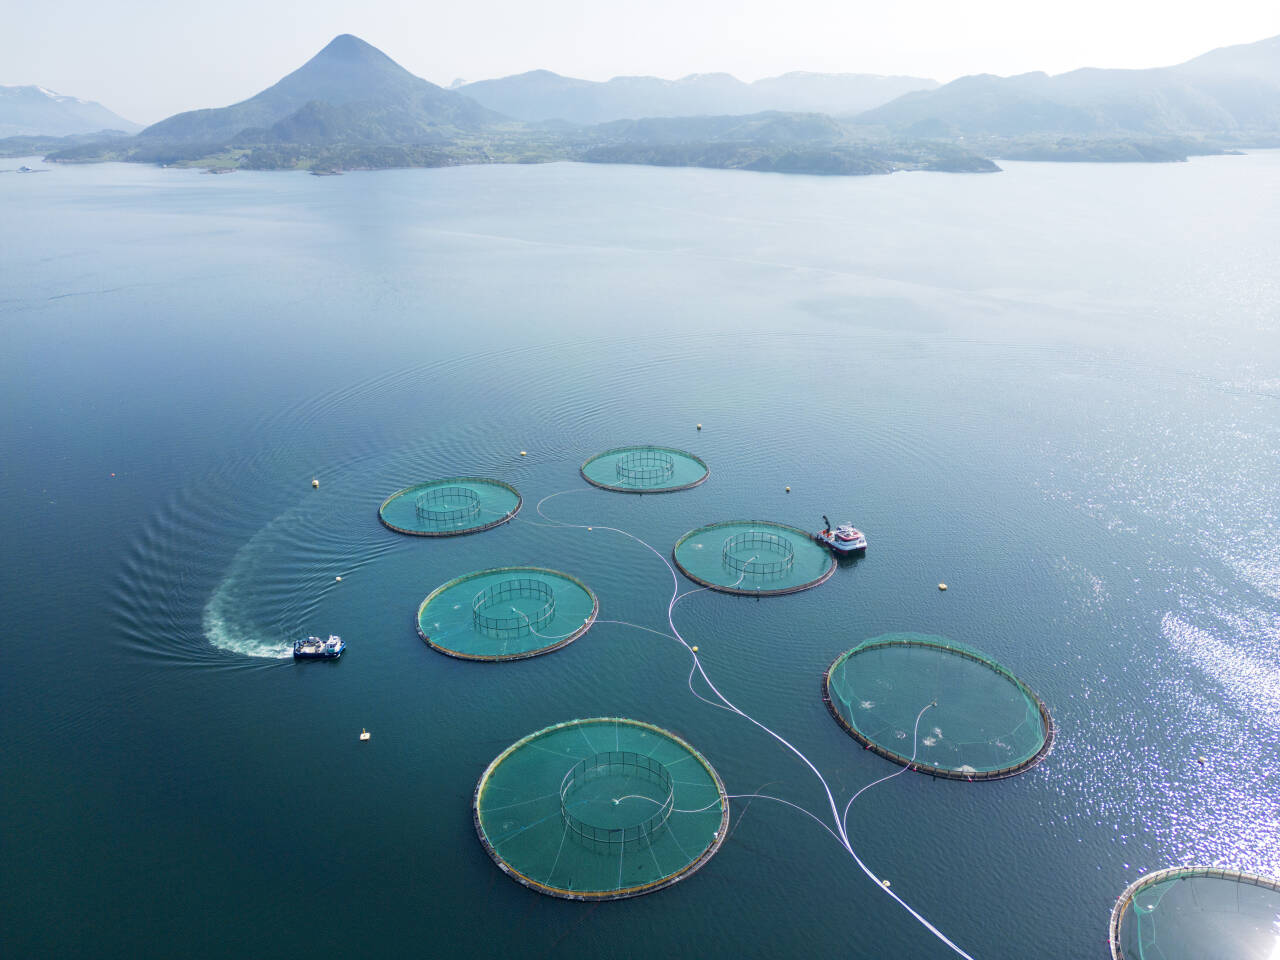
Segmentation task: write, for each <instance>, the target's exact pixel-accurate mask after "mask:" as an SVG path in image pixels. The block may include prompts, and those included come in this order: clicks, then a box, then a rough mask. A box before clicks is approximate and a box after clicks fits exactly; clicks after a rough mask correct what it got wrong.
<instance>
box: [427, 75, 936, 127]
mask: <svg viewBox="0 0 1280 960" xmlns="http://www.w3.org/2000/svg"><path fill="white" fill-rule="evenodd" d="M937 86H938V83H937V81H936V80H926V79H923V78H921V77H881V76H875V75H872V74H860V73H800V72H797V73H787V74H783V75H782V76H780V77H767V78H765V79H763V80H757V81H755V82H754V83H743V82H742V81H741V80H738V79H736V78H735V77H732V76H730V75H729V74H727V73H696V74H693V75H691V76H688V77H684V78H682V79H680V80H659V79H658V78H657V77H614V78H613V79H612V80H608V81H604V82H595V81H591V80H577V79H574V78H573V77H562V76H560V75H559V74H556V73H552V72H551V71H550V70H534V71H532V72H530V73H521V74H518V75H516V76H511V77H502V78H500V79H498V80H480V81H477V82H476V83H468V84H463V85H460V86H455V87H452V88H451V89H454V90H457V91H458V92H459V93H463V94H466V95H467V96H469V97H471V98H472V99H473V100H475V101H476V102H477V103H480V104H482V105H483V106H486V107H488V108H489V109H490V110H495V111H497V112H498V113H503V114H506V115H507V116H509V117H514V118H516V119H518V120H530V121H538V120H565V121H568V122H569V123H578V124H594V123H606V122H608V121H610V120H629V119H630V120H634V119H639V118H643V117H691V116H717V115H719V116H732V115H744V114H752V113H765V112H769V111H782V112H794V113H827V114H832V115H846V114H848V115H852V114H856V113H861V112H863V111H864V110H870V109H871V108H872V107H877V106H880V105H881V104H883V103H888V102H889V101H890V100H893V99H895V98H896V97H899V96H901V95H902V94H904V93H910V92H911V91H913V90H932V89H933V88H935V87H937Z"/></svg>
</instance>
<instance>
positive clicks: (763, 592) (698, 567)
mask: <svg viewBox="0 0 1280 960" xmlns="http://www.w3.org/2000/svg"><path fill="white" fill-rule="evenodd" d="M671 554H672V557H673V558H674V559H675V562H676V566H677V567H679V568H680V571H681V572H682V573H683V574H684V575H685V576H686V577H688V578H689V579H690V580H692V581H693V582H694V583H700V584H702V585H703V586H704V587H710V588H711V589H712V590H720V591H723V592H725V593H741V594H748V595H751V596H769V595H774V594H782V593H795V592H796V591H797V590H807V589H808V588H809V587H816V586H817V585H818V584H820V583H822V582H823V581H824V580H826V579H827V578H828V577H829V576H831V573H832V571H834V570H835V568H836V564H835V560H834V559H832V556H831V553H830V551H828V550H827V548H826V547H824V546H822V545H821V544H820V543H817V542H816V541H815V540H814V539H813V536H812V535H811V534H809V533H806V532H805V531H803V530H801V529H799V528H797V527H790V526H787V525H786V524H783V523H772V522H770V521H767V520H743V521H736V520H735V521H729V522H726V523H712V524H708V525H707V526H705V527H699V528H698V529H696V530H691V531H689V532H688V533H686V534H685V535H684V536H683V537H681V538H680V539H679V540H677V541H676V545H675V548H674V549H673V550H672V551H671Z"/></svg>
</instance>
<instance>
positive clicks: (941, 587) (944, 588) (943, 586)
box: [938, 583, 947, 591]
mask: <svg viewBox="0 0 1280 960" xmlns="http://www.w3.org/2000/svg"><path fill="white" fill-rule="evenodd" d="M938 589H939V590H943V591H945V590H946V589H947V585H946V584H945V583H940V584H938Z"/></svg>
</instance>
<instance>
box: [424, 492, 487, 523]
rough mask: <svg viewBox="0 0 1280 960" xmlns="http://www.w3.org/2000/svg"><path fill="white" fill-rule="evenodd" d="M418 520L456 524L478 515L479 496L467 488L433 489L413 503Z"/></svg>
mask: <svg viewBox="0 0 1280 960" xmlns="http://www.w3.org/2000/svg"><path fill="white" fill-rule="evenodd" d="M413 508H414V510H415V512H416V513H417V515H418V519H419V520H425V521H427V522H429V523H456V522H457V521H459V520H470V519H471V518H473V517H475V516H477V515H478V514H479V513H480V494H478V493H476V492H475V491H474V490H471V489H470V488H468V487H434V488H432V489H431V490H427V491H426V492H425V493H420V494H418V496H417V497H416V498H414V501H413Z"/></svg>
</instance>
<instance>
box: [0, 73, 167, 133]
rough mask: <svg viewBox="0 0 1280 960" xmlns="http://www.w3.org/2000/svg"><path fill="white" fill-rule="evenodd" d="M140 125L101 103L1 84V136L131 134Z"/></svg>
mask: <svg viewBox="0 0 1280 960" xmlns="http://www.w3.org/2000/svg"><path fill="white" fill-rule="evenodd" d="M141 129H142V126H141V125H140V124H137V123H133V122H132V121H130V120H126V119H125V118H124V117H121V116H118V115H117V114H114V113H112V112H111V111H110V110H108V109H107V108H106V107H104V106H103V105H102V104H100V103H94V102H93V101H92V100H81V99H79V98H78V97H66V96H63V95H62V94H59V93H54V92H53V91H52V90H46V89H45V88H44V87H37V86H4V85H0V137H22V136H45V137H65V136H70V135H73V134H78V133H97V132H98V131H99V130H119V131H121V132H123V133H134V132H135V131H137V130H141Z"/></svg>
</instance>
